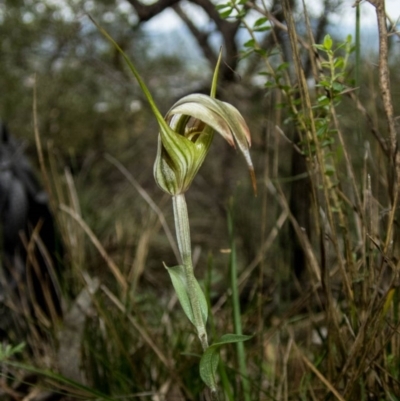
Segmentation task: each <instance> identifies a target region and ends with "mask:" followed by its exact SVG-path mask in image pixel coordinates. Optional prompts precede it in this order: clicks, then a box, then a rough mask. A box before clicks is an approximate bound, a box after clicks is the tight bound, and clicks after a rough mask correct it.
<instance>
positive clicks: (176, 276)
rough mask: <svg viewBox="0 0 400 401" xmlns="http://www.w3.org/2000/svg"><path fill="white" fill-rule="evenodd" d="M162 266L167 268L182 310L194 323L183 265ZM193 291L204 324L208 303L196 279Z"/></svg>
mask: <svg viewBox="0 0 400 401" xmlns="http://www.w3.org/2000/svg"><path fill="white" fill-rule="evenodd" d="M164 266H165V268H166V269H167V271H168V273H169V276H170V277H171V281H172V285H173V286H174V289H175V292H176V295H177V296H178V299H179V302H180V304H181V306H182V309H183V311H184V312H185V315H186V316H187V317H188V319H189V320H190V321H191V323H192V324H195V322H194V316H193V311H192V306H191V305H190V298H189V294H188V286H187V281H186V275H185V268H184V266H182V265H178V266H174V267H167V266H166V265H165V264H164ZM195 291H196V297H197V299H198V300H199V302H200V310H201V315H202V318H203V323H204V325H205V324H206V322H207V318H208V304H207V300H206V297H205V295H204V292H203V290H202V289H201V287H200V284H199V282H198V281H197V280H196V281H195Z"/></svg>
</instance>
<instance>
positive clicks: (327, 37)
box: [324, 35, 332, 50]
mask: <svg viewBox="0 0 400 401" xmlns="http://www.w3.org/2000/svg"><path fill="white" fill-rule="evenodd" d="M324 48H325V49H326V50H331V49H332V38H331V35H325V37H324Z"/></svg>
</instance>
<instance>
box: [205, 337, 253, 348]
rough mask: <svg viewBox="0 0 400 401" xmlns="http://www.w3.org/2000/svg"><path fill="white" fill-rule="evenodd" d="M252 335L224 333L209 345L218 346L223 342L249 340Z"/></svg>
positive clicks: (230, 342)
mask: <svg viewBox="0 0 400 401" xmlns="http://www.w3.org/2000/svg"><path fill="white" fill-rule="evenodd" d="M252 337H253V336H246V335H244V334H224V335H223V336H222V337H221V338H220V339H219V341H218V342H216V343H214V344H212V345H211V347H214V346H216V347H220V346H221V345H224V344H232V343H240V342H242V341H247V340H250V339H251V338H252Z"/></svg>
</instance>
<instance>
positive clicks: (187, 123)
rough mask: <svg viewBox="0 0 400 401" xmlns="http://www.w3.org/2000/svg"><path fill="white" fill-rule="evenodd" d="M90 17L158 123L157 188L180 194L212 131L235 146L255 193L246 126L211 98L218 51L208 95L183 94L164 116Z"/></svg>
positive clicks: (228, 106) (227, 106) (203, 154)
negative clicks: (147, 103)
mask: <svg viewBox="0 0 400 401" xmlns="http://www.w3.org/2000/svg"><path fill="white" fill-rule="evenodd" d="M92 21H93V23H94V24H95V25H96V26H97V28H98V29H99V30H100V32H101V33H102V34H103V35H104V36H105V37H106V38H107V39H108V40H109V41H110V42H111V43H112V44H113V45H114V46H115V48H116V49H117V50H118V51H119V52H120V54H121V55H122V57H123V58H124V59H125V61H126V63H127V65H128V67H129V68H130V70H131V71H132V73H133V75H134V76H135V78H136V80H137V82H138V83H139V85H140V88H141V89H142V91H143V93H144V95H145V96H146V98H147V100H148V102H149V104H150V107H151V109H152V111H153V114H154V116H155V117H156V119H157V122H158V125H159V126H160V134H159V138H158V151H157V158H156V162H155V165H154V177H155V180H156V182H157V184H158V185H159V186H160V188H161V189H162V190H164V191H165V192H167V193H168V194H170V195H177V194H182V193H184V192H185V191H186V190H187V189H188V188H189V186H190V184H191V182H192V181H193V178H194V177H195V175H196V174H197V172H198V171H199V168H200V167H201V165H202V164H203V162H204V159H205V157H206V155H207V153H208V151H209V149H210V145H211V142H212V139H213V137H214V131H215V132H218V133H219V134H220V135H222V137H223V138H224V139H225V140H226V141H227V142H228V143H229V144H230V145H231V146H234V147H236V146H237V147H238V148H239V151H240V152H241V153H242V154H243V156H244V158H245V160H246V163H247V166H248V168H249V170H250V176H251V181H252V185H253V190H254V193H255V194H256V193H257V186H256V179H255V174H254V168H253V163H252V161H251V157H250V151H249V148H250V146H251V138H250V131H249V128H248V126H247V124H246V122H245V120H244V118H243V117H242V115H241V114H240V113H239V111H238V110H237V109H236V108H235V107H233V106H232V105H231V104H229V103H225V102H222V101H220V100H217V99H215V93H216V90H217V79H218V70H219V64H220V62H221V53H220V56H219V58H218V62H217V65H216V67H215V71H214V76H213V80H212V86H211V96H206V95H202V94H192V95H189V96H185V97H184V98H182V99H180V100H179V101H178V102H176V103H175V104H174V105H173V106H172V107H171V109H170V110H169V111H168V113H167V115H166V116H165V119H164V118H163V117H162V115H161V113H160V111H159V110H158V108H157V106H156V104H155V102H154V99H153V97H152V95H151V93H150V91H149V90H148V88H147V86H146V84H145V83H144V81H143V80H142V78H141V76H140V74H139V72H138V71H137V70H136V67H135V66H134V65H133V64H132V62H131V60H130V59H129V57H128V56H127V55H126V54H125V52H124V51H123V50H122V49H121V47H120V46H119V45H118V43H117V42H115V40H114V39H113V38H112V37H111V36H110V35H109V34H108V32H107V31H106V30H105V29H103V28H102V27H101V26H99V25H98V24H97V23H96V22H95V21H94V20H93V19H92Z"/></svg>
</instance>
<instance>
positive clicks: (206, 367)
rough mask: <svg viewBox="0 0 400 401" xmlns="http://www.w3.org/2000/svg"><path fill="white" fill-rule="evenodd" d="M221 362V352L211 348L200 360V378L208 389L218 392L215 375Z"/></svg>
mask: <svg viewBox="0 0 400 401" xmlns="http://www.w3.org/2000/svg"><path fill="white" fill-rule="evenodd" d="M218 362H219V352H218V348H216V347H209V348H207V349H206V351H205V352H204V354H203V356H202V357H201V359H200V377H201V379H202V380H203V382H204V383H205V384H206V386H207V387H208V388H210V389H211V390H214V391H215V390H216V388H217V381H216V378H215V374H216V373H217V368H218Z"/></svg>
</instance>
